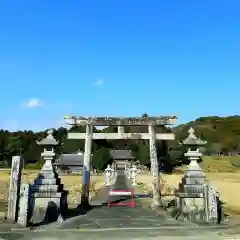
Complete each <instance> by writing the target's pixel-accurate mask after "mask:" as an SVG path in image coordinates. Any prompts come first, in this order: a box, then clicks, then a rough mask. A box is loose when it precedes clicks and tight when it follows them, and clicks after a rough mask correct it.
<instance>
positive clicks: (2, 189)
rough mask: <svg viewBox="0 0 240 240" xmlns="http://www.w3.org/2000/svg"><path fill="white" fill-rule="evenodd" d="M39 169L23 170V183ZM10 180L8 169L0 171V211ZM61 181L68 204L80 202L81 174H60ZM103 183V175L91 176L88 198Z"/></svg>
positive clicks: (6, 195) (5, 202)
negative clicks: (66, 192)
mask: <svg viewBox="0 0 240 240" xmlns="http://www.w3.org/2000/svg"><path fill="white" fill-rule="evenodd" d="M38 173H39V170H25V171H24V175H23V176H22V182H23V183H30V184H31V183H33V181H34V179H35V178H36V177H37V174H38ZM9 181H10V170H2V171H0V211H6V206H7V200H8V189H9ZM61 181H62V183H63V184H64V189H65V190H68V191H69V195H68V204H69V205H70V206H76V205H78V204H79V203H80V197H81V187H82V184H81V181H82V177H81V176H74V175H72V176H71V175H69V176H61ZM104 184H105V178H104V176H103V175H98V176H92V177H91V187H90V199H91V197H93V196H94V195H96V194H98V190H99V189H100V188H101V187H102V186H103V185H104Z"/></svg>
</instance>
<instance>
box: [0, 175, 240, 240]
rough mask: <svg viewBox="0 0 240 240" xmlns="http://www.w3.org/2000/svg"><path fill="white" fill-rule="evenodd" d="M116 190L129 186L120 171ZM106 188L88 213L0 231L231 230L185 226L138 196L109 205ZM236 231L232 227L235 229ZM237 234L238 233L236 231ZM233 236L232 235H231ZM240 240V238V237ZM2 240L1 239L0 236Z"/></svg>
mask: <svg viewBox="0 0 240 240" xmlns="http://www.w3.org/2000/svg"><path fill="white" fill-rule="evenodd" d="M112 188H113V189H115V190H122V189H127V188H128V186H127V181H126V178H125V176H124V174H123V172H119V173H118V176H117V179H116V182H115V184H114V186H112ZM108 190H109V188H107V187H106V188H104V189H103V190H102V192H101V194H100V196H99V197H98V198H97V199H95V201H94V205H95V207H94V208H93V209H92V210H90V211H89V212H88V213H87V214H85V215H82V216H77V217H74V218H72V219H68V220H66V221H65V222H64V223H62V224H52V225H48V226H45V227H41V228H39V229H37V230H35V232H29V231H25V232H19V233H5V234H0V236H1V237H2V238H3V239H8V240H15V239H18V240H21V239H35V240H36V239H42V240H44V239H52V240H54V239H66V238H67V239H69V240H75V239H110V238H111V239H134V238H138V239H143V238H144V239H146V238H148V239H151V238H152V239H174V237H176V239H181V238H182V239H183V238H184V239H186V238H188V239H210V238H211V239H212V240H213V239H219V238H220V235H223V234H224V233H227V231H228V232H229V230H227V229H225V228H226V227H227V226H226V227H224V226H211V227H203V226H202V227H199V226H197V225H194V224H191V225H190V224H189V225H184V224H183V223H182V222H181V221H180V220H176V219H172V218H170V217H166V216H165V215H163V214H162V215H161V214H160V215H156V214H155V213H154V212H153V211H151V210H150V209H149V210H148V209H145V208H143V207H142V205H141V203H140V201H139V200H138V199H135V203H136V206H135V207H134V208H130V207H126V206H118V207H117V206H116V207H112V208H108V206H107V192H108ZM114 198H115V199H113V200H117V201H119V200H122V201H123V202H128V201H129V199H123V197H119V196H115V197H114ZM231 233H233V230H232V232H231ZM235 233H238V232H237V231H235ZM239 234H240V231H239ZM230 239H231V238H230ZM239 239H240V238H239ZM0 240H1V239H0Z"/></svg>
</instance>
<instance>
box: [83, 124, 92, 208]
mask: <svg viewBox="0 0 240 240" xmlns="http://www.w3.org/2000/svg"><path fill="white" fill-rule="evenodd" d="M92 134H93V126H92V124H87V125H86V138H85V150H84V166H83V176H82V193H81V205H83V206H86V207H87V206H89V186H90V161H91V150H92Z"/></svg>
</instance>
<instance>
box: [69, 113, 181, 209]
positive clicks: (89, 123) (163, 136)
mask: <svg viewBox="0 0 240 240" xmlns="http://www.w3.org/2000/svg"><path fill="white" fill-rule="evenodd" d="M65 120H66V121H67V123H68V124H69V125H75V126H78V125H81V126H86V133H68V139H85V152H84V172H83V179H82V185H83V188H82V194H81V204H82V205H89V183H90V161H91V147H92V140H93V139H111V140H114V139H147V140H149V150H150V160H151V174H152V177H153V181H152V190H153V203H152V205H153V206H159V205H160V181H159V180H160V179H159V168H158V159H157V150H156V140H174V139H175V135H174V134H173V133H156V132H155V126H163V125H171V124H174V123H175V121H176V120H177V117H176V116H172V117H171V116H162V117H124V118H117V117H81V116H67V117H65ZM93 126H118V132H117V133H93ZM124 126H148V133H125V132H124Z"/></svg>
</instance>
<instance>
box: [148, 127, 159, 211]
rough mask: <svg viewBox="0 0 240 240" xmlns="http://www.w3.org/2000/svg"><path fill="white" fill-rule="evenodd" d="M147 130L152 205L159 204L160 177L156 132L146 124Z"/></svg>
mask: <svg viewBox="0 0 240 240" xmlns="http://www.w3.org/2000/svg"><path fill="white" fill-rule="evenodd" d="M148 131H149V151H150V160H151V174H152V179H153V181H152V190H153V202H152V205H153V207H155V206H160V204H161V203H160V198H161V193H160V178H159V168H158V159H157V149H156V132H155V128H154V126H153V125H149V126H148Z"/></svg>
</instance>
